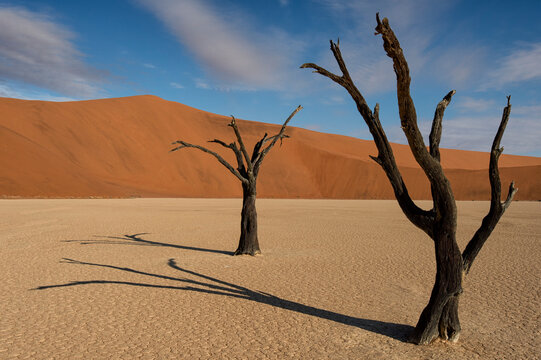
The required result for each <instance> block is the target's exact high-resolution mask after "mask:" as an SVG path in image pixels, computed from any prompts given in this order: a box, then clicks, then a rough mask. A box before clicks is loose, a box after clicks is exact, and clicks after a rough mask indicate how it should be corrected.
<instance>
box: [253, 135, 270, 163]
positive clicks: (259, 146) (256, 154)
mask: <svg viewBox="0 0 541 360" xmlns="http://www.w3.org/2000/svg"><path fill="white" fill-rule="evenodd" d="M267 135H268V134H267V133H265V135H263V137H262V138H261V140H259V141H258V142H256V144H255V145H254V151H252V159H251V161H252V163H254V161H255V159H256V158H257V157H258V156H259V150H261V146H262V145H263V143H264V142H265V140H266V139H267Z"/></svg>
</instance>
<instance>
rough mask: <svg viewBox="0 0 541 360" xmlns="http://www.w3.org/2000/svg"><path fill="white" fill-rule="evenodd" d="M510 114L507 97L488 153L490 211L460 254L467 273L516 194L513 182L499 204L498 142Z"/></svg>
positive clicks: (501, 149)
mask: <svg viewBox="0 0 541 360" xmlns="http://www.w3.org/2000/svg"><path fill="white" fill-rule="evenodd" d="M510 113H511V96H508V97H507V106H506V107H505V108H504V109H503V115H502V120H501V122H500V126H499V128H498V131H497V132H496V135H495V136H494V141H493V143H492V148H491V151H490V164H489V169H488V171H489V180H490V193H491V198H490V210H489V211H488V214H487V215H486V216H485V217H484V219H483V222H482V223H481V226H480V227H479V229H478V230H477V231H476V232H475V234H474V235H473V237H472V239H471V240H470V242H469V243H468V245H467V246H466V249H464V252H463V253H462V259H463V261H464V271H465V272H466V273H468V272H469V271H470V268H471V265H472V263H473V261H474V260H475V258H476V257H477V254H479V251H481V248H482V247H483V245H484V244H485V241H486V240H487V239H488V237H489V236H490V234H491V233H492V231H493V230H494V228H495V227H496V225H497V224H498V221H499V220H500V218H501V217H502V215H503V213H504V212H505V210H506V209H507V208H508V207H509V205H510V204H511V201H513V197H514V196H515V194H516V193H517V191H518V189H517V188H515V182H514V181H513V182H511V184H510V185H509V191H508V194H507V198H506V200H505V202H503V203H502V202H501V179H500V171H499V169H498V159H499V158H500V155H501V153H502V152H503V148H500V141H501V139H502V137H503V133H504V131H505V127H506V126H507V122H508V121H509V115H510Z"/></svg>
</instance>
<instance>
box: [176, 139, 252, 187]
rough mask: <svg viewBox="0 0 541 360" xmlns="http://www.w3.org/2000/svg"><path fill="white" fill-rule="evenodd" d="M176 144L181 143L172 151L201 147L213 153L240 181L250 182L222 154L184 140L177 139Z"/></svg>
mask: <svg viewBox="0 0 541 360" xmlns="http://www.w3.org/2000/svg"><path fill="white" fill-rule="evenodd" d="M175 144H180V146H177V147H175V148H173V149H171V151H170V152H173V151H177V150H180V149H184V148H188V147H190V148H195V149H199V150H201V151H203V152H206V153H208V154H211V155H212V156H214V157H215V158H216V159H217V160H218V161H219V162H220V163H221V164H222V165H223V166H225V167H226V168H227V169H228V170H229V171H231V173H232V174H233V175H235V176H236V177H237V178H238V179H239V180H240V181H242V182H243V183H246V184H247V183H248V179H246V178H245V177H244V176H242V175H241V174H240V173H239V172H238V171H237V170H236V169H235V168H234V167H233V166H231V165H230V164H229V163H228V162H227V161H225V160H224V158H222V157H221V156H220V155H218V154H217V153H215V152H214V151H212V150H209V149H207V148H204V147H202V146H199V145H193V144H190V143H187V142H184V141H182V140H178V141H175V142H173V143H172V145H175ZM226 147H227V146H226Z"/></svg>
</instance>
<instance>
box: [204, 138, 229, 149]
mask: <svg viewBox="0 0 541 360" xmlns="http://www.w3.org/2000/svg"><path fill="white" fill-rule="evenodd" d="M208 142H209V143H216V144H220V145H222V146H223V147H226V148H228V149H231V145H233V144H229V145H228V144H226V143H225V142H223V141H222V140H218V139H214V140H209V141H208Z"/></svg>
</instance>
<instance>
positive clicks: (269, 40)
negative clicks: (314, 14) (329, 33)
mask: <svg viewBox="0 0 541 360" xmlns="http://www.w3.org/2000/svg"><path fill="white" fill-rule="evenodd" d="M139 3H141V4H142V5H143V6H144V7H145V8H147V9H148V10H150V11H151V12H152V13H154V15H156V17H158V19H160V20H161V21H163V23H164V24H165V25H166V26H167V28H168V29H169V30H170V31H171V33H173V35H175V37H176V38H177V39H178V41H179V42H180V43H181V44H182V45H184V46H185V47H186V48H187V49H188V50H189V51H190V52H191V53H192V54H193V56H194V57H195V58H196V59H197V60H198V61H199V63H200V64H202V66H203V68H204V69H205V70H206V71H207V72H208V73H209V75H210V77H211V78H212V79H213V80H215V82H216V83H217V84H216V87H218V88H220V87H224V88H243V87H248V88H254V87H255V88H258V89H274V90H276V89H283V88H284V87H285V85H284V84H286V83H287V79H288V75H289V74H290V72H291V71H292V70H296V69H297V68H298V63H300V61H297V60H296V59H297V57H298V53H299V50H300V49H301V47H302V43H301V42H299V41H295V40H294V37H291V36H289V35H288V34H286V33H285V32H284V31H282V30H279V29H276V28H267V29H262V28H260V27H258V26H255V25H251V23H250V20H249V16H248V15H247V14H245V13H238V10H235V9H230V8H217V7H213V6H211V5H210V3H209V2H208V1H196V0H184V1H173V0H139ZM222 6H225V5H222ZM239 19H242V21H240V20H239Z"/></svg>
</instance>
